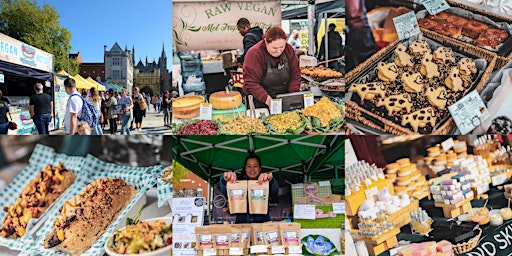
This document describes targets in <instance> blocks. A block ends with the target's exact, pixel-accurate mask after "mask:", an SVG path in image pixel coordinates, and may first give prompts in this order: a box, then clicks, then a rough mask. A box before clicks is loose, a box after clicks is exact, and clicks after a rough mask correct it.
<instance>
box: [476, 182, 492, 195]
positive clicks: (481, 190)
mask: <svg viewBox="0 0 512 256" xmlns="http://www.w3.org/2000/svg"><path fill="white" fill-rule="evenodd" d="M487 191H489V184H488V183H485V184H478V185H477V186H476V193H477V194H483V193H485V192H487Z"/></svg>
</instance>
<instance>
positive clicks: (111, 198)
mask: <svg viewBox="0 0 512 256" xmlns="http://www.w3.org/2000/svg"><path fill="white" fill-rule="evenodd" d="M135 193H136V191H135V189H134V188H132V187H131V186H130V185H128V183H126V182H125V181H124V180H122V179H112V178H101V179H97V180H95V181H93V182H92V183H89V184H88V185H87V186H86V187H85V189H84V190H83V191H82V192H80V193H79V194H78V195H76V196H75V197H74V198H72V199H71V200H69V201H67V202H65V203H64V205H63V206H62V208H61V210H60V214H59V216H57V218H56V219H55V221H54V230H53V231H52V232H51V233H50V235H48V236H47V237H46V238H45V242H44V247H45V248H47V249H49V248H52V249H54V250H56V251H60V252H64V253H69V254H82V253H84V252H85V251H87V250H88V249H89V248H90V247H91V246H92V245H93V244H94V242H96V241H97V240H98V238H99V237H100V236H101V235H102V234H103V232H105V230H106V229H107V228H108V226H109V225H110V224H111V223H112V221H113V220H114V219H115V218H116V217H117V215H118V214H119V212H121V211H122V209H123V208H124V207H125V206H126V205H127V204H128V203H129V202H130V200H131V198H132V197H133V196H134V195H135Z"/></svg>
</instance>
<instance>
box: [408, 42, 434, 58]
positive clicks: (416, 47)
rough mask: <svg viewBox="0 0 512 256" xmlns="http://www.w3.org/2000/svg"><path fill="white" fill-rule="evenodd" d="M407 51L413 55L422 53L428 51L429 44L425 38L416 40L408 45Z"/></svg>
mask: <svg viewBox="0 0 512 256" xmlns="http://www.w3.org/2000/svg"><path fill="white" fill-rule="evenodd" d="M409 52H411V53H412V54H414V55H424V54H425V53H430V46H429V45H428V43H427V41H425V40H417V41H414V42H413V43H412V44H411V45H410V46H409Z"/></svg>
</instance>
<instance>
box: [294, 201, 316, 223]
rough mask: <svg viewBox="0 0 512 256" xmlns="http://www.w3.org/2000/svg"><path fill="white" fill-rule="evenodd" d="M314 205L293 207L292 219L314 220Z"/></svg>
mask: <svg viewBox="0 0 512 256" xmlns="http://www.w3.org/2000/svg"><path fill="white" fill-rule="evenodd" d="M315 214H316V209H315V205H312V204H296V205H294V206H293V218H294V219H305V220H314V219H315V217H316V215H315Z"/></svg>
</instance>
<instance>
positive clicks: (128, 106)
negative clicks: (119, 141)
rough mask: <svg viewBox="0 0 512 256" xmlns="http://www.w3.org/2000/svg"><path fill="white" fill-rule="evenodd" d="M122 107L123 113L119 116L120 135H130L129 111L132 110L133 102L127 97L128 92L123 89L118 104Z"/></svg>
mask: <svg viewBox="0 0 512 256" xmlns="http://www.w3.org/2000/svg"><path fill="white" fill-rule="evenodd" d="M118 103H119V104H120V105H122V106H123V108H124V111H125V113H124V114H122V115H121V135H124V134H126V135H130V134H131V132H130V127H128V123H129V122H130V117H131V111H132V109H133V101H132V98H131V97H130V96H129V95H128V90H126V89H124V88H123V90H122V91H121V99H119V102H118Z"/></svg>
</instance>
